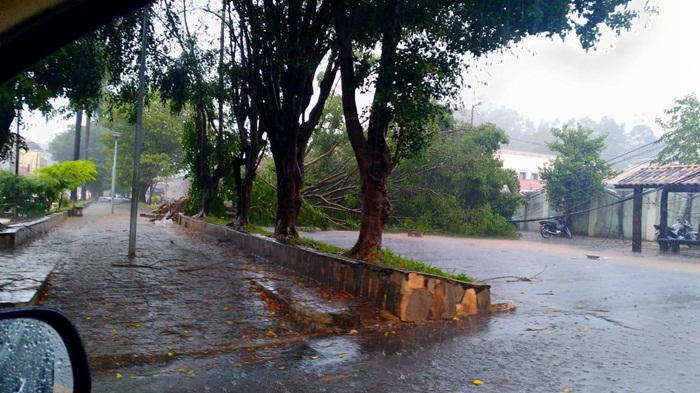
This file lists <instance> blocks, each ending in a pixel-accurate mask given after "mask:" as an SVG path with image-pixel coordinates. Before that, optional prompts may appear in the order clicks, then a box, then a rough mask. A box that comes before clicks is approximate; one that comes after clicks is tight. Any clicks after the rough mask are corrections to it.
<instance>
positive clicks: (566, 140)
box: [540, 125, 616, 214]
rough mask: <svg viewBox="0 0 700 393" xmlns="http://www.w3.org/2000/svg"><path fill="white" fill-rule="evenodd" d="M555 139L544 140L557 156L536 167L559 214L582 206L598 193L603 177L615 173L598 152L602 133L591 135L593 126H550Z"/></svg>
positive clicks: (600, 190) (601, 186)
mask: <svg viewBox="0 0 700 393" xmlns="http://www.w3.org/2000/svg"><path fill="white" fill-rule="evenodd" d="M551 132H552V135H553V136H554V137H555V138H556V141H554V142H552V143H548V144H547V145H548V146H549V148H550V149H551V150H552V151H554V152H556V153H557V157H556V158H555V159H554V160H552V161H551V162H550V163H549V164H547V165H546V166H544V167H543V168H540V177H541V178H542V180H543V181H544V183H545V190H546V193H547V200H548V201H549V203H550V205H551V206H552V207H553V208H554V209H556V210H557V211H559V212H561V213H563V214H569V213H571V212H574V211H576V210H578V209H582V206H583V204H584V203H586V202H588V201H589V200H590V199H591V198H592V197H595V196H597V195H599V194H600V193H601V192H602V191H603V189H604V188H605V183H604V180H605V179H607V178H609V177H612V176H614V175H615V174H616V171H614V170H613V169H612V168H611V166H610V164H608V163H607V162H606V161H605V160H603V159H602V158H601V157H600V155H601V153H602V151H603V149H604V148H605V145H604V143H603V141H604V140H605V136H594V132H593V130H588V129H585V128H583V127H582V126H580V125H579V126H577V127H576V128H575V129H569V128H567V127H563V128H562V129H557V128H554V129H552V131H551Z"/></svg>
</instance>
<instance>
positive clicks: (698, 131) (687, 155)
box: [654, 93, 700, 165]
mask: <svg viewBox="0 0 700 393" xmlns="http://www.w3.org/2000/svg"><path fill="white" fill-rule="evenodd" d="M664 113H666V114H667V115H668V116H670V119H669V120H668V121H666V122H664V121H663V120H662V119H657V120H656V123H657V124H658V125H659V126H660V127H661V128H662V129H663V130H664V131H665V134H664V135H663V136H662V137H661V139H660V140H659V141H658V143H664V144H665V146H664V148H663V149H662V150H661V151H660V152H659V154H658V155H657V157H656V159H655V160H654V162H656V163H659V164H671V163H678V164H686V165H691V164H700V102H698V97H697V95H696V94H695V93H692V94H688V95H686V96H685V97H683V98H679V99H677V100H675V102H674V106H673V107H672V108H669V109H667V110H666V111H664Z"/></svg>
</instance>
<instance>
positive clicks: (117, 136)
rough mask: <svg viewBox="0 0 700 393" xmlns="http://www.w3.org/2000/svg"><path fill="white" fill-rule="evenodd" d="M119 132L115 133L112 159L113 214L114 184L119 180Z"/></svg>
mask: <svg viewBox="0 0 700 393" xmlns="http://www.w3.org/2000/svg"><path fill="white" fill-rule="evenodd" d="M118 141H119V134H117V133H116V132H115V133H114V160H113V161H112V192H111V193H110V194H109V195H110V197H111V198H110V199H111V200H112V214H114V186H115V183H116V180H117V142H118Z"/></svg>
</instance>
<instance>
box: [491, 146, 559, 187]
mask: <svg viewBox="0 0 700 393" xmlns="http://www.w3.org/2000/svg"><path fill="white" fill-rule="evenodd" d="M496 155H497V156H498V157H499V158H500V159H501V160H503V167H504V168H506V169H512V170H514V171H515V173H517V174H518V179H519V180H520V191H521V192H532V191H537V190H540V189H542V188H543V187H544V186H543V185H542V183H541V182H540V169H539V168H541V167H544V166H545V164H547V163H549V161H550V160H553V159H554V158H556V156H553V155H550V154H538V153H530V152H525V151H515V150H499V151H498V152H497V153H496Z"/></svg>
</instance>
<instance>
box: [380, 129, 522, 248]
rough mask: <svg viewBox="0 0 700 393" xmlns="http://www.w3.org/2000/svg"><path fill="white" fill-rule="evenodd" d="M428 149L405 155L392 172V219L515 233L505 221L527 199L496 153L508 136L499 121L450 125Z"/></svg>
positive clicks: (408, 224) (424, 226)
mask: <svg viewBox="0 0 700 393" xmlns="http://www.w3.org/2000/svg"><path fill="white" fill-rule="evenodd" d="M436 139H437V140H436V141H435V142H433V143H432V145H431V146H430V147H429V148H428V151H427V152H426V154H422V155H421V156H419V157H417V158H414V159H411V160H403V161H401V163H400V164H399V165H398V166H397V167H396V170H395V171H394V172H392V174H391V176H390V177H389V187H390V190H391V193H392V195H393V196H394V201H395V202H394V203H393V207H392V209H393V212H392V221H393V222H396V221H399V222H400V226H401V227H403V228H407V229H414V230H419V231H422V230H437V231H446V232H451V233H468V234H472V235H480V236H483V235H487V236H488V235H505V234H511V235H513V234H514V233H513V226H512V225H510V224H508V223H507V222H506V219H509V218H511V217H512V215H513V213H514V212H515V209H516V208H517V206H518V204H519V203H521V202H522V197H520V194H519V191H520V187H519V184H518V179H517V176H516V174H515V172H513V171H512V170H508V169H504V168H503V162H502V161H501V160H500V159H499V158H498V157H497V156H496V152H497V151H498V149H499V148H500V147H501V145H502V144H505V143H507V142H508V137H507V135H506V134H505V132H504V131H503V130H502V129H500V128H498V127H497V126H495V125H494V124H490V123H486V124H481V125H479V126H477V127H472V126H470V125H469V124H466V125H460V126H458V127H457V128H452V129H450V132H446V133H444V134H442V135H440V137H438V138H436Z"/></svg>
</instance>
